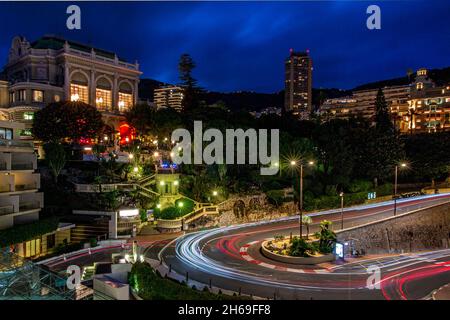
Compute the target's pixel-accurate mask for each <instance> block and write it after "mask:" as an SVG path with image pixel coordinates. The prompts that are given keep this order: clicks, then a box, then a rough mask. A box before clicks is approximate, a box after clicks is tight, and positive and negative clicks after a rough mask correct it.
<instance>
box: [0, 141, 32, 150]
mask: <svg viewBox="0 0 450 320" xmlns="http://www.w3.org/2000/svg"><path fill="white" fill-rule="evenodd" d="M0 147H7V148H27V149H33V141H22V140H6V139H0Z"/></svg>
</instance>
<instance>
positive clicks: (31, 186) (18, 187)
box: [15, 183, 39, 191]
mask: <svg viewBox="0 0 450 320" xmlns="http://www.w3.org/2000/svg"><path fill="white" fill-rule="evenodd" d="M35 189H39V187H38V185H37V183H28V184H16V187H15V190H16V191H27V190H35Z"/></svg>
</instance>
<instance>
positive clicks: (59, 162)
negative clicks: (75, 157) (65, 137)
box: [44, 142, 66, 184]
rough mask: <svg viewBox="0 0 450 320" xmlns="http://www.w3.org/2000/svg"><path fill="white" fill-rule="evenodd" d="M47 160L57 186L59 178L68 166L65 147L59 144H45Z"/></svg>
mask: <svg viewBox="0 0 450 320" xmlns="http://www.w3.org/2000/svg"><path fill="white" fill-rule="evenodd" d="M44 151H45V158H46V159H47V162H48V166H49V167H50V169H51V171H52V174H53V178H54V179H55V184H57V183H58V176H59V174H60V173H61V170H62V169H63V168H64V165H65V164H66V151H65V150H64V147H63V146H62V145H61V144H60V143H57V142H49V143H46V144H44Z"/></svg>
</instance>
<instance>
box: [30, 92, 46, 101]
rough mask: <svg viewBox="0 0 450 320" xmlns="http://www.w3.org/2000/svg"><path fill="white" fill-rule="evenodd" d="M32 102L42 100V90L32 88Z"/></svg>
mask: <svg viewBox="0 0 450 320" xmlns="http://www.w3.org/2000/svg"><path fill="white" fill-rule="evenodd" d="M33 102H44V91H41V90H33Z"/></svg>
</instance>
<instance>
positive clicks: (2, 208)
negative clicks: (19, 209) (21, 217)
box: [0, 206, 14, 216]
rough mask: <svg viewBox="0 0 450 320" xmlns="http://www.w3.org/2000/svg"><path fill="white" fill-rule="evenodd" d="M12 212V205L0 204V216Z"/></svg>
mask: <svg viewBox="0 0 450 320" xmlns="http://www.w3.org/2000/svg"><path fill="white" fill-rule="evenodd" d="M11 213H14V206H0V216H5V215H7V214H11Z"/></svg>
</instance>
